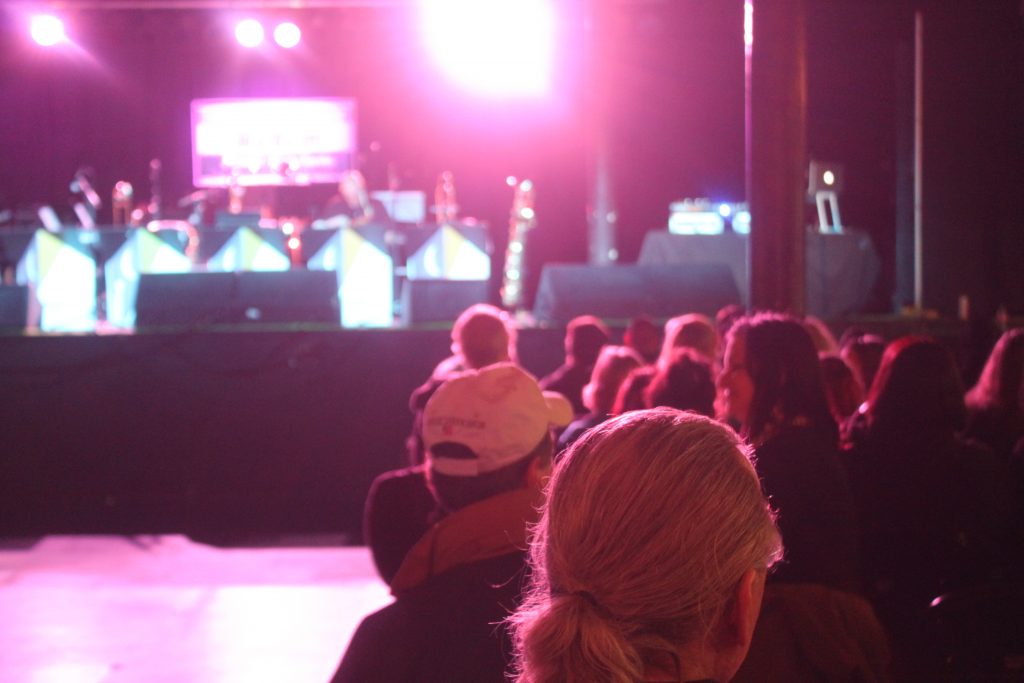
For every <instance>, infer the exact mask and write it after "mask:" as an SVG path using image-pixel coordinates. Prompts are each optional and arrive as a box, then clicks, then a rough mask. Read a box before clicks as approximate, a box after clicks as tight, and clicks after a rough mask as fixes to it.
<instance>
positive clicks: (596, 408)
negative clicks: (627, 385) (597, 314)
mask: <svg viewBox="0 0 1024 683" xmlns="http://www.w3.org/2000/svg"><path fill="white" fill-rule="evenodd" d="M642 364H643V359H642V358H641V357H640V355H639V354H638V353H637V352H636V351H634V350H633V349H631V348H629V347H626V346H606V347H604V348H603V349H601V355H600V356H598V358H597V364H596V365H594V371H593V372H592V373H591V374H590V382H589V383H588V384H587V385H586V386H585V387H583V405H584V406H586V408H587V411H588V412H587V414H586V415H584V416H583V417H580V418H577V419H576V420H574V421H573V422H572V424H570V425H569V426H568V427H566V429H565V431H564V432H562V434H561V435H560V436H559V437H558V449H557V451H558V452H559V453H561V452H562V451H563V450H565V449H566V448H568V447H569V446H570V445H571V444H572V443H573V442H574V441H575V440H576V439H578V438H580V436H582V435H583V433H584V432H586V431H587V430H588V429H590V428H592V427H596V426H597V425H599V424H601V423H602V422H604V421H605V420H607V419H608V418H609V417H611V415H612V410H613V409H614V407H615V397H616V396H617V395H618V393H619V387H620V386H621V385H622V381H623V380H624V379H626V376H627V375H629V373H630V372H631V371H633V370H635V369H636V368H638V367H640V366H641V365H642Z"/></svg>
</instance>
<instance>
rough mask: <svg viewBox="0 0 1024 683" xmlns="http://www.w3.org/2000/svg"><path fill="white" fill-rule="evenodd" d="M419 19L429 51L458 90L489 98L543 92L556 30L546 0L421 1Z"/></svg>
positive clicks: (548, 76) (545, 87) (546, 82)
mask: <svg viewBox="0 0 1024 683" xmlns="http://www.w3.org/2000/svg"><path fill="white" fill-rule="evenodd" d="M421 18H422V26H423V30H424V33H425V41H426V44H427V47H428V48H429V49H430V51H431V52H432V53H433V55H434V58H435V60H436V62H437V63H438V65H439V66H440V67H441V68H442V69H443V70H444V71H445V72H446V73H447V74H448V75H449V77H450V78H451V79H452V80H453V81H454V82H456V83H458V84H459V85H460V86H462V87H464V88H467V89H471V90H474V91H476V92H480V93H482V94H486V95H491V96H500V95H525V96H537V95H541V94H543V93H544V92H545V91H546V90H547V87H548V85H549V81H550V78H551V74H550V72H551V68H552V65H551V62H552V57H553V53H554V29H555V17H554V10H553V8H552V6H551V4H550V3H549V1H548V0H424V3H423V5H422V15H421Z"/></svg>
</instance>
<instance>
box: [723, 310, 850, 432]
mask: <svg viewBox="0 0 1024 683" xmlns="http://www.w3.org/2000/svg"><path fill="white" fill-rule="evenodd" d="M729 335H730V339H731V338H734V337H738V336H742V337H743V338H744V340H745V342H746V370H747V372H748V373H749V374H750V378H751V381H752V382H753V385H754V395H753V397H752V399H751V403H750V413H749V415H748V417H747V423H746V425H744V429H745V431H746V433H747V436H748V437H749V438H751V439H755V440H756V439H758V438H760V437H762V436H763V434H764V432H765V430H766V429H769V428H772V427H779V426H783V425H786V424H789V423H791V422H793V421H794V420H798V421H801V422H803V423H805V424H806V425H807V426H810V427H812V428H813V429H815V430H817V431H820V432H821V433H822V434H827V435H828V436H829V437H830V438H836V437H837V435H838V430H837V428H836V423H835V421H834V420H833V419H832V413H831V411H830V410H829V407H828V399H827V398H826V396H825V386H824V382H823V380H822V375H821V365H820V364H819V362H818V352H817V351H816V350H815V348H814V343H813V342H812V340H811V336H810V334H809V333H808V332H807V330H806V328H805V327H804V326H803V324H801V323H800V322H799V321H797V320H796V319H795V318H792V317H791V316H787V315H782V314H778V313H759V314H757V315H754V316H752V317H750V318H744V319H742V320H740V321H738V322H737V323H736V324H735V325H734V326H733V328H732V330H731V331H730V333H729Z"/></svg>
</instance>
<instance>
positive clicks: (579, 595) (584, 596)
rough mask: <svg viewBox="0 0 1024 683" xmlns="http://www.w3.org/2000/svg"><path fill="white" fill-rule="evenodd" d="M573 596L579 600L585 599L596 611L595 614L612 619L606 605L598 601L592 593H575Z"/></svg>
mask: <svg viewBox="0 0 1024 683" xmlns="http://www.w3.org/2000/svg"><path fill="white" fill-rule="evenodd" d="M572 595H574V596H576V597H577V598H581V599H583V600H584V601H585V602H586V603H587V604H589V605H590V606H591V607H592V608H593V609H594V611H595V612H597V613H598V614H600V615H601V616H602V617H605V618H608V619H610V618H612V613H611V612H609V611H608V609H607V608H606V607H605V606H604V605H602V604H601V603H599V602H598V601H597V598H595V597H594V595H593V593H590V592H589V591H573V593H572Z"/></svg>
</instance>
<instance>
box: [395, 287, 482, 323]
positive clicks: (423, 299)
mask: <svg viewBox="0 0 1024 683" xmlns="http://www.w3.org/2000/svg"><path fill="white" fill-rule="evenodd" d="M489 284H490V281H489V280H409V281H408V282H406V283H405V285H404V287H403V289H402V315H401V319H402V323H403V324H405V325H410V324H413V323H428V322H450V321H453V320H455V319H456V318H458V317H459V314H460V313H462V312H463V311H464V310H466V309H467V308H469V307H470V306H472V305H473V304H479V303H486V302H487V294H488V292H487V288H488V285H489Z"/></svg>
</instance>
